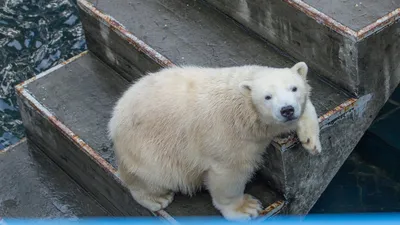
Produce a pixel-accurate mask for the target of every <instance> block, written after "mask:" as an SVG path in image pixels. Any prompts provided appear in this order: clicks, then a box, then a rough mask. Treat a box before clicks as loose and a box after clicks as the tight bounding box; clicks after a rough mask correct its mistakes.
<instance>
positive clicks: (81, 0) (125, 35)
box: [77, 0, 175, 67]
mask: <svg viewBox="0 0 400 225" xmlns="http://www.w3.org/2000/svg"><path fill="white" fill-rule="evenodd" d="M77 3H78V6H79V7H80V8H81V9H82V10H84V11H85V12H87V13H89V14H90V15H92V16H94V17H95V18H97V19H98V20H99V21H100V22H102V23H103V24H104V25H106V26H107V27H109V28H111V29H112V30H114V31H115V32H116V33H117V34H118V35H119V36H120V37H121V38H122V39H124V40H126V41H127V42H128V43H129V44H131V45H132V46H133V47H134V48H135V49H136V50H137V51H139V52H142V53H144V54H145V55H147V56H148V57H149V58H151V59H152V60H153V61H155V62H156V63H158V64H159V65H160V66H162V67H170V66H175V64H174V63H173V62H172V61H171V60H169V59H168V58H167V57H165V56H163V55H161V54H160V53H159V52H157V51H156V50H154V49H153V48H152V47H150V46H149V45H147V44H146V43H145V42H143V41H142V40H140V39H139V38H138V37H136V36H135V35H133V34H132V33H131V32H129V31H128V30H127V29H126V28H125V27H124V26H123V25H122V24H121V23H120V22H118V21H117V20H116V19H114V18H113V17H112V16H110V15H107V14H105V13H103V12H101V11H100V10H98V9H97V8H96V7H95V6H93V4H91V3H90V2H88V1H86V0H78V1H77Z"/></svg>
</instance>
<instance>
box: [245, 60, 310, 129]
mask: <svg viewBox="0 0 400 225" xmlns="http://www.w3.org/2000/svg"><path fill="white" fill-rule="evenodd" d="M307 72H308V67H307V65H306V64H305V63H304V62H299V63H297V64H296V65H294V66H293V67H292V68H265V69H261V70H259V71H257V73H256V74H254V78H253V79H252V80H251V81H243V82H242V83H241V84H240V85H239V88H240V90H241V92H242V94H244V95H245V96H248V97H251V98H252V102H253V104H254V106H255V108H256V110H257V111H258V113H259V114H260V117H261V118H262V119H263V120H264V122H266V123H269V124H284V123H292V122H295V121H297V120H298V119H299V117H300V116H301V114H302V113H303V111H304V107H305V103H306V100H307V98H308V96H309V92H310V87H309V85H308V84H307V79H306V78H307Z"/></svg>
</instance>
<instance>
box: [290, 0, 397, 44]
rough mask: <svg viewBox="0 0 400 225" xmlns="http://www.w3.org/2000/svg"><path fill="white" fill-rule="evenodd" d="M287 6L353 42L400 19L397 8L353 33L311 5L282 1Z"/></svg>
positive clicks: (296, 0) (295, 0) (301, 2)
mask: <svg viewBox="0 0 400 225" xmlns="http://www.w3.org/2000/svg"><path fill="white" fill-rule="evenodd" d="M283 1H284V2H286V3H287V4H288V5H290V6H292V7H294V8H296V9H297V10H299V11H301V12H303V13H304V14H306V15H307V16H309V17H310V18H312V19H314V20H315V21H317V22H318V23H320V24H322V25H325V26H327V27H329V28H331V29H332V30H334V31H336V32H338V33H339V34H342V35H344V36H346V37H348V38H351V39H352V40H355V41H361V40H362V39H364V38H366V37H368V36H369V35H371V34H373V33H375V32H378V31H380V30H382V29H384V28H385V27H387V26H390V25H391V24H393V23H395V22H396V20H398V19H400V8H397V9H395V10H393V11H391V12H389V13H388V14H386V15H384V16H382V17H380V18H379V19H377V20H376V21H375V22H372V23H370V24H368V25H366V26H365V27H363V28H361V29H360V30H358V31H355V30H353V29H351V28H349V27H347V26H345V25H343V24H341V23H340V22H338V21H337V20H335V19H333V18H332V17H330V16H328V15H326V14H325V13H323V12H321V11H319V10H317V9H316V8H314V7H312V6H311V5H309V4H307V3H305V2H303V1H302V0H283Z"/></svg>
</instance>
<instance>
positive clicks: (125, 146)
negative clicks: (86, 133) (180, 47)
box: [109, 67, 246, 193]
mask: <svg viewBox="0 0 400 225" xmlns="http://www.w3.org/2000/svg"><path fill="white" fill-rule="evenodd" d="M237 70H238V69H237V68H236V69H235V68H222V69H221V68H219V69H210V68H197V67H186V68H170V69H164V70H162V71H161V72H157V73H152V74H149V75H147V76H145V77H143V78H141V79H140V80H139V81H137V82H136V83H135V84H134V85H132V86H131V87H130V88H129V89H128V90H127V91H126V92H125V93H124V95H123V96H122V98H121V99H120V100H119V101H118V103H117V105H116V107H115V109H114V113H113V117H112V119H111V121H110V123H109V130H110V136H111V138H112V139H113V142H114V146H115V151H116V155H117V159H118V163H119V164H120V166H121V164H123V166H124V167H130V168H129V170H131V171H135V173H136V174H139V175H140V176H141V177H146V179H150V180H151V179H154V180H152V181H154V182H159V179H160V177H163V178H164V181H163V182H162V183H164V184H165V185H166V187H168V188H169V189H175V190H180V191H183V192H189V193H190V192H192V191H193V190H192V189H194V187H195V186H198V185H199V183H201V182H202V181H201V180H192V179H193V177H197V178H201V177H202V176H201V173H202V172H204V171H205V170H207V168H208V167H209V166H210V164H212V162H209V161H207V160H206V159H205V158H204V152H202V150H204V149H211V148H212V147H215V146H216V145H218V144H221V143H223V142H224V140H223V138H225V137H226V136H225V137H224V135H222V134H226V133H227V132H229V130H230V129H227V127H226V125H225V124H221V121H224V120H226V118H229V117H230V116H229V115H228V114H229V113H230V112H229V108H232V107H235V106H236V105H237V104H236V103H235V102H232V101H234V99H240V97H237V96H236V97H235V96H232V95H236V94H238V95H240V93H239V92H237V90H236V87H237V85H238V82H240V81H239V80H243V79H245V77H246V73H244V72H245V71H239V72H238V71H237ZM235 74H236V75H238V76H236V75H235ZM239 75H240V77H239ZM218 138H220V139H218ZM225 142H226V143H228V142H229V143H231V144H233V145H234V144H235V143H233V142H232V140H226V141H225ZM214 143H215V145H214V146H211V145H213V144H214ZM226 148H227V149H228V148H229V146H228V144H226ZM221 150H223V149H221ZM179 184H182V185H181V186H179ZM183 184H184V185H183ZM190 184H192V185H190ZM176 185H178V186H176ZM191 186H193V188H191Z"/></svg>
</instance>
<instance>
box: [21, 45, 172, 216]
mask: <svg viewBox="0 0 400 225" xmlns="http://www.w3.org/2000/svg"><path fill="white" fill-rule="evenodd" d="M87 53H88V51H85V52H82V53H80V54H78V55H76V56H74V57H72V58H70V59H68V60H66V61H64V62H62V63H60V64H58V65H56V66H54V67H52V68H50V69H49V70H46V71H44V72H42V73H40V74H38V75H37V76H34V77H32V78H30V79H29V80H26V81H24V82H21V83H20V84H18V85H16V86H15V89H16V93H17V94H18V95H19V96H20V97H21V98H24V99H26V100H27V101H28V102H29V104H30V105H31V106H32V107H33V108H34V109H35V110H36V111H38V112H39V114H40V115H42V116H43V117H45V118H46V119H47V120H48V121H50V123H52V124H53V125H54V126H55V127H56V129H57V130H59V131H60V132H61V133H62V134H63V135H64V136H66V137H67V138H68V139H69V140H70V141H72V143H74V144H75V145H76V146H77V147H78V148H79V149H80V150H82V151H83V152H84V153H85V154H86V155H87V156H89V158H90V159H91V160H93V161H95V163H96V164H98V165H99V166H100V167H101V169H102V170H103V171H104V172H106V174H109V175H111V177H112V178H113V179H114V181H116V182H118V183H119V184H120V185H123V182H122V180H121V179H120V178H119V176H118V175H117V170H116V169H115V168H114V167H113V166H112V165H111V164H109V163H108V162H107V161H106V160H105V159H103V158H102V157H101V156H100V155H99V154H97V152H96V151H95V150H94V149H93V148H92V147H90V146H89V145H88V144H87V143H86V142H85V141H83V140H82V139H81V138H80V137H79V136H78V135H76V134H75V133H74V132H73V131H72V130H70V129H69V128H68V127H67V126H65V125H64V124H63V123H62V122H61V121H60V120H58V119H57V118H56V117H55V116H54V115H53V114H52V113H51V112H50V110H48V109H47V108H46V107H45V106H43V105H42V104H41V103H40V102H39V101H37V100H36V99H35V97H34V96H33V95H31V94H30V93H29V91H27V90H26V89H25V86H26V85H27V84H29V83H31V82H33V81H35V80H37V79H39V78H41V77H44V76H46V75H48V74H50V73H51V72H53V71H55V70H57V69H59V68H61V67H63V66H65V65H67V64H68V63H71V62H73V61H75V60H77V59H78V58H80V57H82V56H84V55H85V54H87ZM151 213H152V214H153V215H159V216H161V217H162V218H163V219H165V220H166V221H168V222H170V223H173V221H175V220H174V219H173V217H172V216H170V215H169V214H168V213H167V212H165V211H164V210H160V211H159V212H151ZM175 222H176V221H175Z"/></svg>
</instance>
